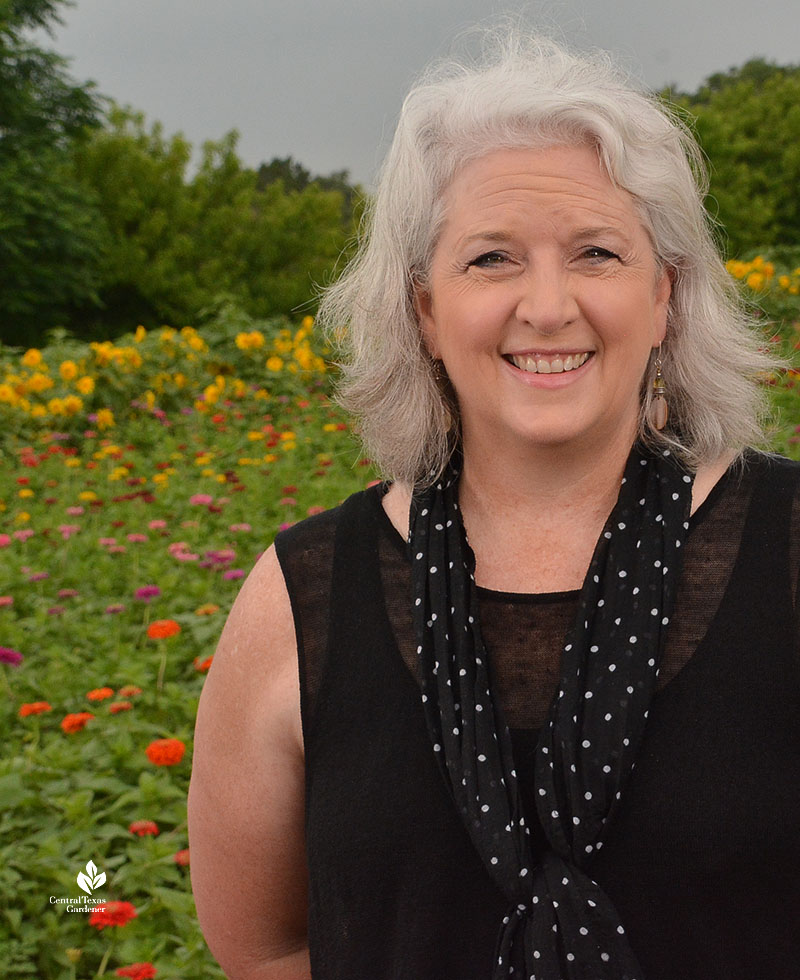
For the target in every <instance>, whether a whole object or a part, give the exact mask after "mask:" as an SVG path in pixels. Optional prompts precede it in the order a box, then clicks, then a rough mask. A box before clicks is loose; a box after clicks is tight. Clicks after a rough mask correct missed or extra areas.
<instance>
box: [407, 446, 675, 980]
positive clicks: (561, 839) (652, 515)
mask: <svg viewBox="0 0 800 980" xmlns="http://www.w3.org/2000/svg"><path fill="white" fill-rule="evenodd" d="M457 485H458V462H457V461H454V464H452V465H451V467H450V469H449V470H448V472H447V473H446V474H445V476H444V478H443V479H442V482H441V483H438V484H437V485H435V486H434V487H431V488H430V489H428V490H425V491H422V492H420V493H418V494H416V495H415V497H414V500H413V503H412V513H411V530H410V534H409V548H410V552H411V559H412V566H413V569H412V578H413V587H414V603H415V606H414V627H415V635H416V638H417V644H418V646H417V655H418V657H419V658H420V666H421V677H422V701H423V704H424V708H425V714H426V718H427V722H428V728H429V731H430V735H431V739H432V742H433V751H434V753H435V754H436V757H437V758H438V760H439V762H440V764H441V766H442V769H443V772H444V775H445V779H446V781H447V783H448V785H449V788H450V790H451V792H452V796H453V799H454V801H455V804H456V806H457V807H458V810H459V812H460V813H461V816H462V819H463V821H464V825H465V827H466V828H467V830H468V832H469V834H470V836H471V838H472V840H473V842H474V844H475V847H476V849H477V851H478V853H479V854H480V855H481V857H482V859H483V861H484V863H485V865H486V868H487V870H488V872H489V873H490V875H491V876H492V878H493V879H494V880H495V882H496V883H497V885H498V886H499V888H500V889H501V891H502V892H503V893H504V894H505V895H506V897H507V899H508V902H509V912H508V914H507V916H506V917H505V919H504V920H503V923H502V927H500V923H498V927H499V937H498V942H497V949H496V961H495V964H496V965H495V971H494V978H495V980H499V978H500V977H503V978H508V977H517V978H524V980H562V978H563V980H643V977H642V972H641V970H640V969H639V966H638V964H637V962H636V957H635V955H634V953H633V951H632V950H631V948H630V945H629V943H628V940H627V937H626V935H625V929H624V926H623V924H622V923H621V922H620V920H619V916H618V914H617V912H616V910H615V909H614V906H613V905H612V903H611V901H610V899H609V898H608V897H607V896H606V895H605V894H604V893H603V891H602V890H601V889H600V887H599V886H598V885H597V883H596V882H594V881H593V880H592V879H591V877H590V875H589V874H588V873H587V872H586V871H585V870H584V868H585V866H586V863H587V861H588V859H589V858H590V857H591V855H592V854H593V853H594V852H595V851H598V850H600V848H602V846H603V835H604V832H605V829H606V827H607V825H608V823H609V821H610V820H612V819H613V816H614V810H615V808H616V806H617V805H618V803H619V800H620V798H621V794H622V792H623V791H624V787H625V783H626V781H627V779H628V777H629V776H630V773H631V771H632V770H633V768H634V760H635V757H636V752H637V749H638V748H639V745H640V742H641V739H642V735H643V732H644V728H645V724H646V720H647V714H648V709H649V705H650V701H651V698H652V696H653V693H654V691H655V688H656V681H657V677H658V669H659V662H660V657H661V652H662V649H663V645H664V637H665V632H666V631H665V627H666V626H667V624H668V623H669V617H670V614H671V610H672V607H673V602H674V596H675V590H676V587H677V582H678V577H679V568H680V560H679V559H680V555H681V546H682V543H683V540H684V537H685V534H686V531H687V529H688V527H689V524H688V517H689V512H690V506H691V489H692V478H691V476H690V475H689V474H688V473H686V471H685V470H683V469H682V468H680V466H678V464H677V462H676V461H675V460H674V458H673V457H672V456H671V455H670V454H669V452H668V451H667V452H663V453H660V454H653V453H651V452H649V451H647V450H645V449H643V448H642V447H640V446H635V447H634V448H633V450H632V452H631V455H630V457H629V459H628V462H627V464H626V467H625V473H624V476H623V480H622V485H621V488H620V493H619V497H618V499H617V503H616V505H615V506H614V509H613V511H612V513H611V516H610V517H609V519H608V521H607V523H606V525H605V528H604V530H603V532H602V534H601V536H600V539H599V541H598V544H597V547H596V549H595V552H594V555H593V557H592V561H591V564H590V566H589V570H588V572H587V575H586V579H585V581H584V584H583V588H582V590H581V594H580V599H579V608H578V614H577V617H576V622H575V623H574V625H573V626H572V628H571V629H570V630H569V632H568V634H567V636H566V638H565V642H564V647H563V653H562V658H561V678H560V682H559V688H558V692H557V695H556V696H555V698H554V700H553V704H552V706H551V709H550V714H549V717H548V719H547V721H546V722H545V724H544V725H543V727H542V731H541V734H540V738H539V743H538V747H537V755H536V785H535V789H536V794H537V804H538V817H539V820H540V821H541V823H542V826H543V828H544V831H545V834H546V836H547V839H548V842H549V850H548V851H547V852H546V853H545V857H544V859H543V861H541V862H540V863H539V864H538V865H537V864H535V863H534V860H533V858H532V855H531V849H530V842H529V834H530V831H529V828H528V827H527V826H526V822H525V814H524V813H523V811H522V805H521V801H520V793H519V786H518V784H517V776H516V772H515V771H514V761H513V758H512V750H511V738H510V735H509V731H508V728H507V726H506V725H505V723H504V721H503V719H502V716H501V713H500V710H499V707H498V706H497V705H496V704H495V703H494V701H493V697H492V691H491V686H490V683H489V678H490V669H489V662H488V655H487V651H486V648H485V646H484V643H483V639H482V637H481V631H480V624H479V622H478V600H477V594H476V586H475V579H474V570H475V556H474V555H473V553H472V549H471V548H470V546H469V543H468V541H467V537H466V533H465V530H464V526H463V523H462V521H461V516H460V513H459V508H458V499H457V498H458V495H457Z"/></svg>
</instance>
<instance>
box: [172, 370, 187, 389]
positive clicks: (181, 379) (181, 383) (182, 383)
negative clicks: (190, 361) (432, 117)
mask: <svg viewBox="0 0 800 980" xmlns="http://www.w3.org/2000/svg"><path fill="white" fill-rule="evenodd" d="M172 383H173V384H174V385H175V387H176V388H185V387H186V375H185V374H181V372H180V371H178V373H177V374H173V376H172Z"/></svg>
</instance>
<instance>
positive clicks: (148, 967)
mask: <svg viewBox="0 0 800 980" xmlns="http://www.w3.org/2000/svg"><path fill="white" fill-rule="evenodd" d="M114 973H116V975H117V976H118V977H130V978H131V980H151V978H152V977H154V976H155V975H156V968H155V967H154V966H153V964H152V963H131V965H130V966H120V967H117V969H116V970H114Z"/></svg>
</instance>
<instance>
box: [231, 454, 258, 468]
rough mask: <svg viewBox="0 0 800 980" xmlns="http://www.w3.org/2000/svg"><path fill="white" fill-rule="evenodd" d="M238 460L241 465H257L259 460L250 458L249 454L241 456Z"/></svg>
mask: <svg viewBox="0 0 800 980" xmlns="http://www.w3.org/2000/svg"><path fill="white" fill-rule="evenodd" d="M236 462H237V464H238V465H239V466H255V464H256V462H257V460H255V459H250V457H249V456H240V457H239V459H238V460H237V461H236Z"/></svg>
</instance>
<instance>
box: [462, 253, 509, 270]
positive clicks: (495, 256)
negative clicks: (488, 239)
mask: <svg viewBox="0 0 800 980" xmlns="http://www.w3.org/2000/svg"><path fill="white" fill-rule="evenodd" d="M505 261H506V257H505V255H503V253H502V252H484V253H483V255H479V256H478V257H477V258H476V259H473V260H472V261H471V262H470V263H469V264H470V265H477V266H478V267H479V268H486V267H487V266H491V265H501V264H502V263H503V262H505Z"/></svg>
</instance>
